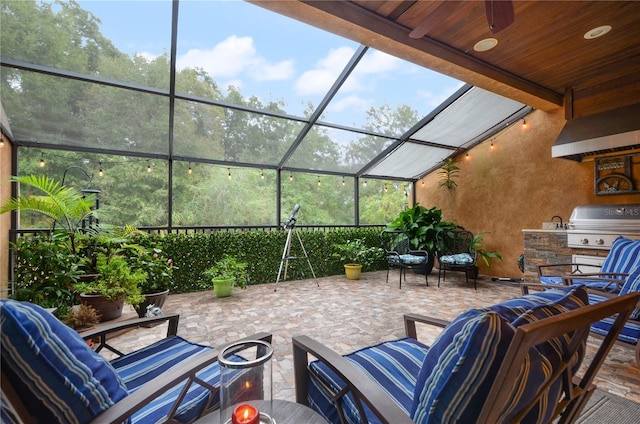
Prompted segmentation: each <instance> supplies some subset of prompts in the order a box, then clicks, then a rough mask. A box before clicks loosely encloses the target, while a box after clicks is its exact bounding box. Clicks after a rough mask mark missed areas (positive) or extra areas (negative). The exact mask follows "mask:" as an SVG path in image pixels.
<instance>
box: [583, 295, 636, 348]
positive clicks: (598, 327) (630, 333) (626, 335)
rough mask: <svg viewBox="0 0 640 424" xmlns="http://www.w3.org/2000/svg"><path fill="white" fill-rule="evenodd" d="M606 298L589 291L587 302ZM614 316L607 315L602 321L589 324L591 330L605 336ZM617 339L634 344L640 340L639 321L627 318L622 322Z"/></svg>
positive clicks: (595, 301)
mask: <svg viewBox="0 0 640 424" xmlns="http://www.w3.org/2000/svg"><path fill="white" fill-rule="evenodd" d="M606 299H607V298H606V297H604V296H598V295H597V294H592V293H589V302H590V303H592V304H595V303H598V302H603V301H605V300H606ZM614 319H615V317H608V318H605V319H603V320H602V321H598V322H596V323H593V324H591V331H593V332H594V333H596V334H600V335H602V336H606V335H607V333H608V332H609V330H610V329H611V326H612V325H613V322H614ZM618 339H619V340H623V341H625V342H628V343H633V344H636V343H638V340H640V321H638V320H636V319H629V320H627V322H625V323H624V327H622V331H621V332H620V334H619V335H618Z"/></svg>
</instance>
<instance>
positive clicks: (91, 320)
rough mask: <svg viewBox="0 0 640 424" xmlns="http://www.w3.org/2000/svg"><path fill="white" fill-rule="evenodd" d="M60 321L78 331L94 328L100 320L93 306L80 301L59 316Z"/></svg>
mask: <svg viewBox="0 0 640 424" xmlns="http://www.w3.org/2000/svg"><path fill="white" fill-rule="evenodd" d="M61 321H62V322H64V323H65V324H67V325H68V326H69V327H71V328H73V329H74V330H76V331H77V332H78V333H82V332H83V331H87V330H89V329H91V328H94V327H95V325H96V324H98V323H99V322H100V313H98V311H96V310H95V308H94V307H93V306H90V305H86V304H83V303H81V304H80V305H77V306H74V307H73V308H71V309H69V311H68V312H67V313H66V314H64V316H62V317H61Z"/></svg>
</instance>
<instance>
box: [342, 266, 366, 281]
mask: <svg viewBox="0 0 640 424" xmlns="http://www.w3.org/2000/svg"><path fill="white" fill-rule="evenodd" d="M361 272H362V265H360V264H344V273H345V274H346V275H347V279H348V280H359V279H360V274H361Z"/></svg>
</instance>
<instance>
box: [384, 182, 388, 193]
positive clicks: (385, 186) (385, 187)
mask: <svg viewBox="0 0 640 424" xmlns="http://www.w3.org/2000/svg"><path fill="white" fill-rule="evenodd" d="M387 191H388V189H387V185H386V184H385V185H384V192H385V193H386V192H387Z"/></svg>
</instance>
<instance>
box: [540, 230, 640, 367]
mask: <svg viewBox="0 0 640 424" xmlns="http://www.w3.org/2000/svg"><path fill="white" fill-rule="evenodd" d="M567 265H570V266H572V267H573V270H572V271H573V272H572V273H570V274H567V275H548V270H551V269H555V270H556V271H557V269H558V268H557V267H558V266H567ZM580 266H581V265H580V264H561V265H558V264H555V265H554V264H549V265H539V266H538V274H539V276H540V282H541V283H543V284H548V287H550V286H552V285H554V284H555V285H557V284H564V285H567V286H569V285H576V284H584V285H586V286H587V287H589V288H590V289H591V290H590V292H589V303H597V302H601V301H603V300H605V299H608V298H611V297H615V296H617V295H619V294H626V293H630V292H638V291H640V240H631V239H628V238H626V237H618V238H617V239H616V240H615V241H614V242H613V244H612V246H611V250H610V251H609V254H608V255H607V257H606V258H605V260H604V262H603V263H602V267H601V269H600V272H599V273H583V272H581V271H580ZM591 266H592V265H591ZM611 324H612V320H611V318H606V319H604V320H602V321H600V322H597V323H594V324H593V325H592V326H591V331H593V332H594V333H596V334H600V335H602V334H606V333H607V332H608V329H609V327H610V326H611ZM618 340H619V341H621V342H622V343H623V344H625V345H630V346H632V347H634V348H635V359H636V364H638V365H640V304H639V305H638V307H636V308H635V310H634V311H633V312H632V314H631V316H630V317H629V320H628V321H626V322H625V324H624V328H623V329H622V331H621V332H620V334H619V336H618Z"/></svg>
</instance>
